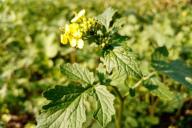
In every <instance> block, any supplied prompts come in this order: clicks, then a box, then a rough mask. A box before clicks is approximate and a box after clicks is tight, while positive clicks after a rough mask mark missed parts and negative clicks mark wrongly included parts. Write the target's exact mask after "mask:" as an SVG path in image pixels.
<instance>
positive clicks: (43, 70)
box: [0, 0, 192, 127]
mask: <svg viewBox="0 0 192 128" xmlns="http://www.w3.org/2000/svg"><path fill="white" fill-rule="evenodd" d="M1 3H2V4H1V5H0V8H1V9H0V12H1V13H0V15H1V17H2V18H1V24H0V28H1V29H0V31H1V34H0V36H1V38H0V40H1V43H0V49H1V50H0V55H1V58H0V65H1V68H0V74H1V82H0V88H1V93H0V94H1V97H0V98H1V101H0V102H1V107H0V108H1V114H0V115H1V124H2V126H3V127H4V125H6V126H11V125H14V127H16V126H17V125H20V126H18V127H22V126H23V125H26V127H28V126H29V125H31V124H35V119H34V116H33V115H34V114H37V113H38V110H39V109H40V105H42V103H43V101H44V99H43V98H42V97H41V93H42V91H43V90H46V89H47V88H48V87H51V86H54V85H56V84H58V85H61V84H65V85H66V84H67V83H68V79H67V78H66V77H65V76H63V75H61V74H60V71H59V70H58V68H59V66H60V65H61V64H63V63H66V62H71V63H74V62H78V63H80V64H81V65H83V67H88V68H89V69H90V71H95V67H98V65H97V64H98V57H97V55H98V54H97V50H96V49H95V47H94V46H89V47H87V46H88V45H85V47H84V48H83V50H75V49H73V48H69V47H67V46H66V47H63V46H62V47H60V46H59V43H58V42H59V34H60V33H59V31H58V27H59V26H62V25H63V24H65V23H66V22H67V21H68V20H69V19H71V18H72V17H73V15H72V14H73V13H72V12H73V11H74V10H80V9H82V8H85V9H86V10H87V12H88V13H87V14H88V15H89V16H95V15H98V14H100V13H101V12H102V11H103V10H104V9H105V8H107V6H112V7H114V8H115V9H117V10H118V12H119V14H121V15H123V16H122V17H124V19H125V23H124V27H122V28H121V29H120V30H119V33H120V34H121V35H124V36H128V37H129V38H128V40H127V41H125V43H124V44H126V45H128V47H129V48H131V49H132V50H133V51H134V53H136V60H137V62H138V63H139V67H140V69H141V70H142V73H143V75H144V76H148V74H150V73H152V75H153V71H154V69H153V67H152V66H151V60H152V59H151V55H152V53H153V52H154V51H155V48H158V47H162V46H166V48H167V49H168V51H169V56H168V57H165V58H166V64H167V63H170V62H172V61H173V60H176V59H178V58H179V59H181V60H182V61H184V62H185V64H186V65H188V67H189V66H190V65H191V58H192V53H191V50H190V49H191V46H192V45H191V36H190V33H191V25H190V24H191V11H190V10H191V5H190V2H188V1H173V2H170V1H153V2H151V1H147V0H146V1H142V2H134V1H130V2H127V1H124V0H121V1H119V2H116V1H110V2H103V1H97V2H96V3H95V1H83V2H79V1H65V2H63V1H54V2H51V1H46V0H43V1H38V2H37V1H31V0H30V1H27V2H25V1H9V0H6V1H1ZM16 5H17V6H16ZM162 17H163V18H162ZM65 19H67V20H65ZM45 44H46V45H45ZM157 51H158V50H157ZM165 56H166V55H165ZM163 60H165V59H163ZM163 63H165V62H163ZM178 63H179V62H178V61H176V64H178ZM173 65H175V63H173ZM161 70H162V69H161ZM182 71H183V70H182ZM188 71H189V70H188ZM161 72H162V73H160V74H159V73H158V74H157V75H158V76H159V80H160V82H161V83H158V85H161V84H162V83H163V84H164V85H165V86H166V87H169V88H170V90H171V91H172V92H173V93H174V100H170V101H167V102H166V101H162V100H160V99H158V98H156V97H154V96H152V95H151V94H150V93H147V92H146V89H143V86H141V85H142V84H143V82H142V84H141V85H139V87H138V88H137V89H136V90H137V91H136V94H135V97H133V98H132V97H130V96H128V97H127V100H125V102H124V104H125V107H124V110H123V121H122V122H123V124H122V125H124V126H125V127H152V126H154V127H156V125H157V124H158V126H159V127H168V126H170V125H171V126H175V127H176V126H177V127H184V126H185V127H190V122H191V118H190V110H191V108H190V102H191V92H190V91H189V90H188V89H186V88H185V87H183V86H181V84H180V83H178V82H175V81H173V80H171V79H170V78H169V79H168V78H167V75H164V74H163V71H161ZM155 76H156V74H155ZM187 80H189V79H187ZM138 81H139V80H138ZM129 82H130V80H129ZM135 82H137V81H134V80H133V84H130V85H131V86H132V85H134V83H135ZM139 83H140V82H139ZM149 83H151V82H150V81H149V82H148V81H146V82H144V84H145V85H148V84H149ZM125 90H126V89H125ZM125 90H124V89H123V88H122V89H120V91H121V93H124V91H125ZM126 91H127V90H126ZM153 93H154V92H153ZM160 94H161V93H160ZM175 97H177V98H175ZM165 99H167V98H165ZM156 106H158V107H156ZM5 117H6V118H5ZM7 117H8V119H7ZM183 117H184V118H183ZM163 119H166V121H164V120H163ZM113 122H114V121H113ZM113 122H111V123H110V124H109V126H108V127H112V126H114V124H113ZM26 123H28V124H26ZM89 123H90V124H93V125H92V127H100V126H97V123H95V122H94V121H90V122H88V124H89Z"/></svg>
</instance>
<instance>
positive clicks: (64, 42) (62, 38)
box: [60, 34, 68, 44]
mask: <svg viewBox="0 0 192 128" xmlns="http://www.w3.org/2000/svg"><path fill="white" fill-rule="evenodd" d="M60 38H61V43H62V44H67V43H68V39H67V36H66V35H65V34H61V36H60Z"/></svg>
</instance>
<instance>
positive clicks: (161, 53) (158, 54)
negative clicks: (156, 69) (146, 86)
mask: <svg viewBox="0 0 192 128" xmlns="http://www.w3.org/2000/svg"><path fill="white" fill-rule="evenodd" d="M168 55H169V52H168V50H167V48H166V46H162V47H158V48H156V49H155V51H154V53H153V54H152V61H160V60H166V58H167V57H168Z"/></svg>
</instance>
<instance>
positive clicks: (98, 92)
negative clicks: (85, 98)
mask: <svg viewBox="0 0 192 128" xmlns="http://www.w3.org/2000/svg"><path fill="white" fill-rule="evenodd" d="M95 97H96V99H97V104H98V108H97V111H96V112H95V114H94V118H95V119H96V120H97V121H98V122H99V123H100V124H101V126H103V127H105V126H106V125H107V124H108V123H109V122H110V121H111V118H112V115H114V114H115V109H114V106H113V101H114V99H115V97H114V96H113V95H112V94H111V93H110V92H109V91H108V90H107V88H106V87H105V86H102V85H99V86H96V87H95Z"/></svg>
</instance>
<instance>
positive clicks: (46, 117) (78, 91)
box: [37, 86, 89, 128]
mask: <svg viewBox="0 0 192 128" xmlns="http://www.w3.org/2000/svg"><path fill="white" fill-rule="evenodd" d="M88 89H89V88H80V87H77V88H76V87H75V86H70V87H65V86H56V87H55V88H54V89H51V90H48V91H47V92H45V93H44V96H45V97H46V98H48V99H51V100H52V101H51V102H50V103H49V104H48V105H46V106H44V107H45V108H46V109H48V110H46V111H44V112H43V113H42V114H41V115H40V116H39V117H38V118H37V128H82V125H83V123H84V122H85V121H86V108H85V105H84V104H85V103H84V102H85V100H86V97H87V94H88ZM60 90H62V91H60ZM53 93H56V94H58V96H59V97H55V96H53V98H50V97H51V95H52V94H53ZM61 95H63V97H61ZM59 98H60V99H59Z"/></svg>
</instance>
